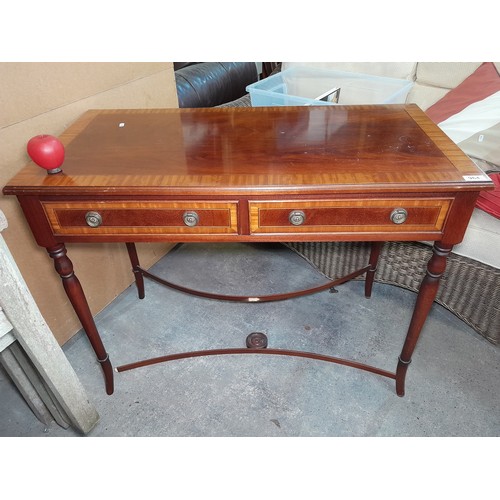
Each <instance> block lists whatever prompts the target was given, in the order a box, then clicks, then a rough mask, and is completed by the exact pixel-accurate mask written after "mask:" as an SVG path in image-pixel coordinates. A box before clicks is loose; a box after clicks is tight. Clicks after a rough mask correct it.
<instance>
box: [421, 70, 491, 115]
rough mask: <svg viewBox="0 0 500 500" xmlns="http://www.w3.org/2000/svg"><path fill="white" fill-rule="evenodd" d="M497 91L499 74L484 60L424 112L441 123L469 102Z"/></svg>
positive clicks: (479, 99) (481, 98) (471, 102)
mask: <svg viewBox="0 0 500 500" xmlns="http://www.w3.org/2000/svg"><path fill="white" fill-rule="evenodd" d="M498 91H500V75H499V74H498V71H497V69H496V68H495V65H494V64H493V63H491V62H485V63H483V64H481V66H479V68H477V69H476V71H474V73H472V75H470V76H468V77H467V78H466V79H465V80H464V81H463V82H462V83H461V84H460V85H458V86H457V87H455V88H454V89H452V90H450V91H449V92H448V93H447V94H446V95H445V96H444V97H443V98H442V99H440V100H439V101H438V102H436V103H435V104H433V105H432V106H431V107H430V108H428V109H427V111H426V114H427V116H428V117H429V118H430V119H431V120H432V121H433V122H434V123H441V122H442V121H444V120H446V119H447V118H449V117H450V116H453V115H455V114H457V113H459V112H460V111H462V110H463V109H465V108H466V107H467V106H469V105H470V104H473V103H474V102H477V101H481V100H483V99H485V98H486V97H488V96H490V95H492V94H494V93H495V92H498Z"/></svg>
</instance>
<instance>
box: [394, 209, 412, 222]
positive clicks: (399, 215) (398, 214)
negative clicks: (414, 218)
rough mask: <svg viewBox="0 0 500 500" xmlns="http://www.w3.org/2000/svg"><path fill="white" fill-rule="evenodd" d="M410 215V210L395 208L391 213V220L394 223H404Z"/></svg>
mask: <svg viewBox="0 0 500 500" xmlns="http://www.w3.org/2000/svg"><path fill="white" fill-rule="evenodd" d="M407 217H408V212H407V211H406V210H405V209H404V208H395V209H394V210H393V211H392V212H391V215H390V219H391V222H393V223H394V224H403V222H405V221H406V218H407Z"/></svg>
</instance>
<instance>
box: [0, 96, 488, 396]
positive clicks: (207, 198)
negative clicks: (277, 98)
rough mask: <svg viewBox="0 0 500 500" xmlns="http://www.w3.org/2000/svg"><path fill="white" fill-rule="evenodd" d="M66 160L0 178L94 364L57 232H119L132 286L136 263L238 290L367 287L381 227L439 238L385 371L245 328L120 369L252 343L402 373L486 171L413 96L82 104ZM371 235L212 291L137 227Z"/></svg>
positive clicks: (97, 238) (91, 238) (193, 233)
mask: <svg viewBox="0 0 500 500" xmlns="http://www.w3.org/2000/svg"><path fill="white" fill-rule="evenodd" d="M60 141H61V142H62V143H63V144H64V147H65V160H64V163H63V165H62V171H60V172H58V173H52V174H50V173H49V174H47V173H46V172H45V171H43V170H42V169H40V168H38V167H37V166H36V165H35V164H33V163H30V164H28V165H27V166H26V167H25V168H24V169H23V170H21V171H20V172H19V173H18V174H17V175H16V176H15V177H14V178H13V179H12V180H11V181H10V182H9V183H8V185H7V186H5V188H4V190H3V192H4V194H7V195H15V196H17V198H18V200H19V203H20V204H21V207H22V209H23V211H24V214H25V216H26V219H27V221H28V223H29V225H30V227H31V230H32V232H33V235H34V237H35V239H36V241H37V243H38V244H39V245H40V246H42V247H45V248H46V250H47V252H48V253H49V255H50V257H51V258H52V259H53V260H54V265H55V268H56V271H57V272H58V273H59V275H60V276H61V279H62V283H63V286H64V288H65V290H66V293H67V295H68V297H69V299H70V301H71V303H72V305H73V307H74V309H75V311H76V313H77V315H78V317H79V319H80V321H81V324H82V326H83V328H84V330H85V332H86V334H87V336H88V339H89V341H90V343H91V345H92V347H93V349H94V351H95V353H96V356H97V359H98V361H99V363H100V364H101V367H102V369H103V372H104V378H105V386H106V391H107V393H108V394H112V393H113V390H114V384H113V368H112V365H111V361H110V357H109V355H108V353H107V351H106V349H105V347H104V345H103V342H102V340H101V337H100V335H99V332H98V330H97V328H96V325H95V323H94V319H93V317H92V313H91V311H90V309H89V307H88V304H87V300H86V298H85V294H84V292H83V290H82V287H81V285H80V283H79V281H78V279H77V277H76V275H75V273H74V271H73V265H72V263H71V261H70V259H69V258H68V256H67V252H66V246H65V244H66V243H75V242H79V243H85V242H116V243H126V245H127V248H128V252H129V256H130V260H131V264H132V268H133V272H134V274H135V280H136V285H137V288H138V293H139V297H140V298H143V297H144V282H143V280H144V277H147V278H151V279H154V280H156V281H158V282H160V283H163V284H165V285H167V286H171V287H173V288H176V289H178V290H180V291H182V292H187V293H194V294H197V295H201V296H204V297H209V298H215V299H226V300H234V301H245V302H256V303H258V302H264V301H270V300H284V299H288V298H293V297H297V296H300V295H304V294H307V293H314V292H319V291H321V290H326V289H328V288H332V287H333V286H335V285H338V284H340V283H343V282H346V281H347V280H349V279H352V278H353V277H356V276H359V275H361V274H364V273H366V282H365V295H366V296H367V297H369V296H370V294H371V288H372V284H373V278H374V273H375V270H376V266H377V259H378V254H379V252H380V248H381V245H382V244H383V242H384V241H391V240H398V241H403V240H406V241H408V240H411V241H413V240H430V241H434V242H435V244H434V251H433V256H432V257H431V259H430V261H429V263H428V267H427V273H426V276H425V278H424V279H423V282H422V285H421V287H420V291H419V293H418V296H417V300H416V304H415V309H414V313H413V316H412V319H411V321H410V325H409V327H408V330H407V333H406V337H405V338H404V341H403V346H402V350H401V353H400V355H399V358H398V360H397V366H396V369H395V371H394V372H388V371H385V370H381V369H379V368H377V367H374V366H369V365H364V364H361V363H358V362H356V361H355V360H347V359H341V358H335V357H332V356H328V355H323V354H316V353H310V352H302V351H291V350H284V349H273V348H271V347H268V345H267V338H266V337H265V335H264V334H261V333H258V332H256V333H253V334H251V335H249V336H248V338H247V340H246V345H247V346H246V347H242V348H241V349H213V350H205V351H194V352H188V353H178V354H170V355H164V356H160V357H157V358H153V359H146V360H142V361H137V362H133V363H130V364H129V365H124V366H121V367H118V368H117V371H125V370H129V369H133V368H137V367H139V366H145V365H148V364H153V363H158V362H163V361H169V360H173V359H180V358H184V357H193V356H203V355H220V354H239V353H241V354H243V353H262V354H272V355H291V356H303V357H309V358H313V359H319V360H324V361H330V362H334V363H341V364H344V365H348V366H352V367H354V368H358V369H362V370H366V371H369V372H373V373H375V374H378V375H382V376H384V377H389V378H392V379H394V380H395V385H396V393H397V394H398V395H399V396H403V395H404V390H405V388H404V385H405V376H406V372H407V368H408V365H409V363H410V361H411V356H412V353H413V351H414V349H415V346H416V344H417V340H418V337H419V334H420V331H421V329H422V326H423V324H424V322H425V320H426V318H427V315H428V312H429V310H430V308H431V306H432V303H433V300H434V298H435V295H436V292H437V288H438V284H439V279H440V276H441V275H442V274H443V272H444V270H445V266H446V258H447V255H448V254H449V252H450V251H451V249H452V247H453V245H454V244H456V243H459V242H460V241H461V240H462V237H463V235H464V232H465V229H466V227H467V224H468V222H469V218H470V216H471V214H472V210H473V208H474V204H475V201H476V198H477V196H478V194H479V192H480V191H481V190H484V189H492V188H493V184H492V182H491V180H490V179H489V178H488V177H487V176H486V175H484V174H483V172H482V171H481V170H479V169H478V168H477V167H476V166H475V164H474V163H473V162H471V161H470V160H469V159H468V158H467V157H466V156H465V155H464V154H463V153H462V151H461V150H460V149H459V148H458V147H457V146H456V145H455V144H453V142H452V141H451V140H450V139H449V138H448V137H447V136H446V135H445V134H443V133H442V132H441V130H440V129H439V128H438V127H437V126H436V125H435V124H433V123H432V122H431V121H430V120H429V119H428V118H427V116H426V115H425V113H424V112H423V111H421V110H420V108H418V107H417V106H416V105H383V106H382V105H381V106H317V107H316V106H303V107H269V108H266V107H258V108H199V109H149V110H139V109H137V110H118V109H115V110H90V111H88V112H86V113H85V114H83V115H82V116H81V117H80V118H79V119H78V120H77V121H76V122H75V123H74V124H73V125H72V126H70V127H69V128H68V129H67V130H66V131H65V132H64V133H63V134H62V135H61V137H60ZM158 241H168V242H179V243H182V242H184V243H186V242H207V243H209V242H291V241H369V242H372V251H371V255H370V258H369V261H368V262H367V263H366V266H365V267H363V268H362V269H360V270H358V271H357V272H355V273H352V274H350V275H349V276H344V277H339V278H338V279H337V280H333V281H327V282H326V283H325V284H324V285H321V286H317V287H315V288H312V289H307V290H299V291H293V292H290V293H285V294H279V295H267V296H259V297H248V296H221V295H217V294H213V293H210V292H208V291H207V292H205V291H198V290H190V289H187V288H185V287H183V286H182V285H181V284H175V283H169V282H167V281H166V280H164V279H162V278H161V277H159V276H154V275H152V274H151V273H150V272H148V271H147V270H145V269H143V268H141V266H140V263H139V259H138V257H137V252H136V250H135V245H134V243H135V242H158Z"/></svg>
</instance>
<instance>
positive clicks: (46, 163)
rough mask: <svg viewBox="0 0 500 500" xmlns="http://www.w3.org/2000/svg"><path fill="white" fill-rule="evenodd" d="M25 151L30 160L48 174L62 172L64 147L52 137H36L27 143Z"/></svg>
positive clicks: (43, 135) (44, 135)
mask: <svg viewBox="0 0 500 500" xmlns="http://www.w3.org/2000/svg"><path fill="white" fill-rule="evenodd" d="M27 151H28V154H29V156H30V158H31V159H32V160H33V161H34V162H35V163H36V164H37V165H38V166H40V167H42V168H44V169H45V170H47V173H49V174H57V173H59V172H62V169H61V168H60V167H61V165H62V164H63V161H64V146H63V144H62V142H61V141H60V140H59V139H58V138H57V137H54V136H53V135H46V134H42V135H36V136H35V137H32V138H31V139H30V140H29V141H28V146H27Z"/></svg>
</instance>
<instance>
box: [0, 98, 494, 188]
mask: <svg viewBox="0 0 500 500" xmlns="http://www.w3.org/2000/svg"><path fill="white" fill-rule="evenodd" d="M60 139H61V141H62V142H63V143H64V144H65V148H66V157H65V161H64V164H63V166H62V168H63V172H62V173H60V174H55V175H47V174H46V172H45V171H44V170H42V169H41V168H40V167H38V166H36V165H35V164H34V163H30V164H28V165H27V166H26V167H24V169H23V170H21V171H20V172H19V173H18V174H17V175H16V176H15V177H14V178H13V179H12V180H11V181H10V182H9V183H8V185H7V186H6V187H5V188H4V193H5V194H15V195H28V194H38V195H54V194H57V195H62V194H67V195H85V194H90V193H92V194H96V193H98V194H105V195H120V194H125V193H129V194H130V193H131V192H133V193H134V194H138V195H141V194H143V195H165V194H176V195H197V194H198V195H203V194H210V193H211V192H213V190H214V189H216V190H217V192H218V193H219V194H224V195H238V194H266V193H267V192H272V193H282V194H286V193H289V194H308V193H311V192H314V193H319V192H331V193H335V192H346V193H353V192H354V193H356V192H367V191H370V192H372V193H373V192H377V191H384V192H400V191H405V192H410V193H411V192H417V191H421V190H422V189H425V191H427V192H444V191H450V190H451V191H456V190H466V191H467V190H468V191H479V190H482V189H489V188H491V187H492V183H491V181H490V180H489V178H488V177H487V176H485V175H483V174H482V172H481V171H480V170H479V169H478V168H477V167H476V166H475V164H474V163H473V162H472V161H470V160H469V159H468V158H467V157H466V156H465V155H464V154H463V153H462V151H461V150H460V149H459V148H458V147H457V146H456V145H455V144H454V143H453V142H452V141H451V140H450V139H449V138H448V137H447V136H446V135H445V134H444V133H443V132H442V131H441V130H440V129H439V128H438V127H437V126H436V125H435V124H434V123H433V122H431V120H430V119H428V118H427V116H426V115H425V113H424V112H423V111H421V110H420V108H418V107H417V106H416V105H413V104H410V105H381V106H301V107H269V108H267V107H256V108H199V109H147V110H144V109H143V110H121V109H116V110H89V111H87V112H86V113H85V114H83V115H82V116H81V117H80V118H79V119H78V120H77V121H76V122H75V123H74V124H73V125H72V126H70V127H69V128H68V129H67V130H66V131H65V132H64V133H63V134H62V135H61V136H60ZM469 176H474V179H472V178H471V177H469Z"/></svg>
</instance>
